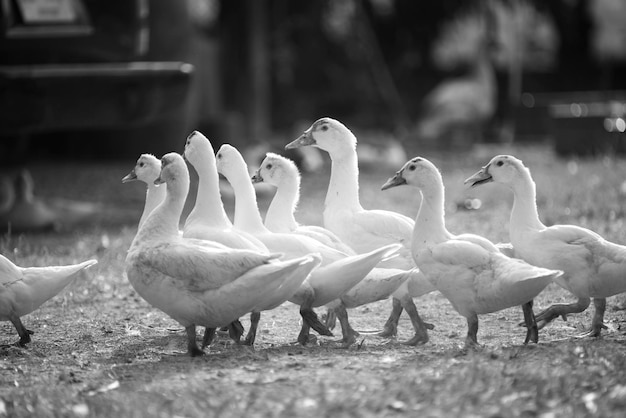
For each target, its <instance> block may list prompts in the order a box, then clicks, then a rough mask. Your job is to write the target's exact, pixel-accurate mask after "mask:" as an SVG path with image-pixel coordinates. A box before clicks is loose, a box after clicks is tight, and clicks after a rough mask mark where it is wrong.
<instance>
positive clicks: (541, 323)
mask: <svg viewBox="0 0 626 418" xmlns="http://www.w3.org/2000/svg"><path fill="white" fill-rule="evenodd" d="M590 303H591V299H589V298H578V301H576V302H574V303H556V304H554V305H552V306H550V307H549V308H548V309H546V310H544V311H542V312H540V313H539V314H538V315H536V316H535V320H536V321H537V327H538V328H539V329H541V328H543V327H545V326H546V325H548V324H549V323H550V322H552V321H554V320H555V319H556V318H558V317H559V316H560V317H562V318H563V320H564V321H567V315H569V314H571V313H580V312H583V311H584V310H585V309H587V307H588V306H589V304H590Z"/></svg>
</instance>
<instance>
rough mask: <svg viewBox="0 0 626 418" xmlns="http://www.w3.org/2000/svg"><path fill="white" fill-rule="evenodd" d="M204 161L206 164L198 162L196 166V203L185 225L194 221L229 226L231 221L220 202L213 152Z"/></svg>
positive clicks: (221, 226)
mask: <svg viewBox="0 0 626 418" xmlns="http://www.w3.org/2000/svg"><path fill="white" fill-rule="evenodd" d="M211 159H212V160H213V161H211ZM205 162H208V163H207V164H206V166H202V165H203V164H198V165H199V166H200V167H197V168H196V171H197V173H198V194H197V196H196V204H195V206H194V208H193V210H192V211H191V213H190V214H189V216H188V217H187V221H186V223H185V227H188V226H190V225H193V224H194V223H196V222H198V223H201V224H202V225H210V226H213V227H218V228H225V227H230V226H232V223H231V222H230V219H228V215H226V211H225V210H224V205H223V204H222V196H221V194H220V183H219V175H218V174H217V169H216V168H215V157H214V156H213V154H210V155H209V156H207V157H206V158H205ZM194 168H195V166H194Z"/></svg>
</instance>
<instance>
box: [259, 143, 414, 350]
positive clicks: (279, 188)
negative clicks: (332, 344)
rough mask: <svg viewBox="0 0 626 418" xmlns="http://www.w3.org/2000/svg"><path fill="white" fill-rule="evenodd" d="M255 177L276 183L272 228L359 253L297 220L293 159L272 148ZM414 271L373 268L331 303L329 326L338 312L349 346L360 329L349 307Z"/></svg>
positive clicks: (268, 222)
mask: <svg viewBox="0 0 626 418" xmlns="http://www.w3.org/2000/svg"><path fill="white" fill-rule="evenodd" d="M252 181H253V182H263V181H264V182H267V183H269V184H271V185H273V186H275V187H276V194H275V195H274V198H273V199H272V201H271V203H270V206H269V208H268V210H267V214H266V215H265V226H266V227H267V228H268V229H269V230H270V231H272V232H283V233H296V234H301V235H305V236H308V237H311V238H313V239H316V240H317V241H320V242H321V243H323V244H325V245H328V246H329V247H331V248H335V249H337V250H340V251H343V252H345V253H346V254H348V255H355V254H356V252H355V251H354V250H352V248H350V247H349V246H347V245H346V244H344V243H343V242H341V240H340V239H339V238H338V237H337V236H336V235H335V234H333V233H332V232H330V231H329V230H328V229H326V228H323V227H320V226H309V225H300V224H298V222H296V219H295V216H294V211H295V209H296V207H297V205H298V201H299V198H300V172H299V171H298V167H297V166H296V164H295V163H294V162H293V161H292V160H290V159H288V158H285V157H283V156H281V155H278V154H274V153H271V152H270V153H267V155H266V157H265V159H264V160H263V162H262V163H261V166H260V167H259V169H258V170H257V171H256V173H255V174H254V176H253V177H252ZM415 273H416V272H415V271H403V270H399V269H389V268H374V269H373V270H372V271H371V272H370V273H369V274H368V275H367V276H366V277H365V279H363V281H361V282H359V283H358V284H356V285H355V286H354V287H353V288H352V289H350V290H348V292H346V294H345V295H343V296H341V298H340V299H339V300H338V301H337V302H336V303H334V304H333V305H331V306H329V310H328V312H327V316H326V318H327V320H326V326H328V327H329V328H331V327H332V326H333V325H334V318H335V315H336V316H337V317H338V318H339V322H340V324H341V330H342V335H343V339H342V342H343V343H344V345H346V346H349V345H351V344H353V343H354V342H355V341H356V337H358V336H359V333H358V332H357V331H355V330H354V329H353V328H352V327H351V326H350V323H349V321H348V313H347V311H346V308H356V307H358V306H362V305H366V304H368V303H372V302H375V301H378V300H382V299H386V298H388V297H389V296H391V294H392V293H393V292H395V291H396V290H397V289H398V287H400V285H402V283H404V282H405V281H406V280H407V279H408V278H409V277H410V276H411V274H415Z"/></svg>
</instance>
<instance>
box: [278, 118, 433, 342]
mask: <svg viewBox="0 0 626 418" xmlns="http://www.w3.org/2000/svg"><path fill="white" fill-rule="evenodd" d="M303 146H313V147H316V148H319V149H322V150H324V151H326V152H328V154H329V155H330V159H331V172H330V182H329V185H328V192H327V194H326V201H325V206H324V227H326V228H328V229H329V230H330V231H332V232H333V233H334V234H335V235H337V236H338V237H339V238H340V239H341V240H342V241H343V242H345V243H346V244H348V245H349V246H350V247H351V248H352V249H353V250H354V251H356V252H357V253H359V254H360V253H363V252H366V251H371V250H372V249H374V248H378V247H380V246H381V245H387V244H390V243H395V244H401V245H402V248H401V250H400V252H399V254H398V256H397V257H395V258H393V259H390V260H388V261H387V262H386V263H383V264H381V265H380V266H379V267H389V268H397V269H400V270H407V271H408V270H413V269H415V267H416V266H415V262H414V261H413V258H412V257H411V234H412V231H413V225H414V223H413V220H412V219H411V218H409V217H407V216H404V215H402V214H400V213H397V212H393V211H388V210H367V209H364V208H363V206H362V205H361V202H360V200H359V167H358V156H357V151H356V146H357V139H356V136H355V135H354V134H353V133H352V132H351V131H350V130H349V129H348V128H347V127H346V126H345V125H344V124H342V123H341V122H339V121H337V120H335V119H332V118H328V117H326V118H321V119H318V120H317V121H315V122H314V123H313V124H312V125H311V127H310V128H309V129H307V130H306V131H305V132H304V133H303V134H302V135H301V136H300V137H299V138H298V139H296V140H294V141H292V142H291V143H289V144H287V145H286V146H285V148H286V149H292V148H298V147H303ZM413 271H415V272H416V273H415V274H412V275H411V278H410V280H407V281H406V282H405V283H403V284H402V285H401V286H400V287H399V288H398V290H397V291H396V292H394V294H393V306H392V310H391V313H390V315H389V318H388V319H387V322H386V323H385V326H384V329H383V331H382V332H381V333H380V335H381V336H385V337H389V336H395V335H396V333H397V327H398V321H399V319H400V315H401V314H402V310H403V309H405V310H406V311H407V313H408V314H409V317H410V318H411V323H412V325H413V329H414V330H415V335H414V336H413V337H412V338H411V339H410V340H409V341H407V344H409V345H417V344H424V343H426V342H427V341H428V329H432V328H433V326H432V325H431V324H428V323H425V322H424V321H423V320H422V319H421V318H420V316H419V313H418V311H417V307H416V306H415V302H414V301H413V298H414V297H419V296H422V295H425V294H427V293H430V292H432V291H434V290H435V288H434V287H433V286H432V285H431V284H430V282H429V281H428V280H426V278H425V277H424V275H423V274H422V273H421V272H419V271H418V270H413Z"/></svg>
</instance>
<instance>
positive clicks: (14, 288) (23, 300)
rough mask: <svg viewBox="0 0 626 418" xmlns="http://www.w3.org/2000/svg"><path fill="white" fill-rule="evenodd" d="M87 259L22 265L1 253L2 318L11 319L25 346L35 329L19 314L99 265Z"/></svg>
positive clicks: (27, 312) (38, 305) (28, 311)
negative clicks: (44, 264)
mask: <svg viewBox="0 0 626 418" xmlns="http://www.w3.org/2000/svg"><path fill="white" fill-rule="evenodd" d="M97 263H98V261H96V260H87V261H84V262H82V263H79V264H73V265H65V266H48V267H19V266H16V265H15V264H13V262H11V261H10V260H9V259H8V258H6V257H4V256H2V255H0V320H1V321H11V323H12V324H13V325H14V326H15V329H16V330H17V333H18V335H19V336H20V340H19V341H18V342H17V345H19V346H22V347H25V346H26V344H28V343H29V342H30V341H31V338H30V336H31V335H32V334H33V331H30V330H28V329H26V327H25V326H24V325H23V324H22V321H21V319H20V317H22V316H24V315H27V314H29V313H31V312H33V311H34V310H35V309H37V308H39V307H40V306H41V305H42V304H43V303H44V302H46V301H47V300H49V299H51V298H52V297H54V296H55V295H57V294H58V293H59V292H60V291H61V290H63V289H64V288H65V287H66V286H67V285H68V284H70V283H71V282H72V280H74V278H75V277H76V276H77V275H78V274H79V273H80V272H81V271H83V270H85V269H87V268H89V267H91V266H93V265H94V264H97Z"/></svg>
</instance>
